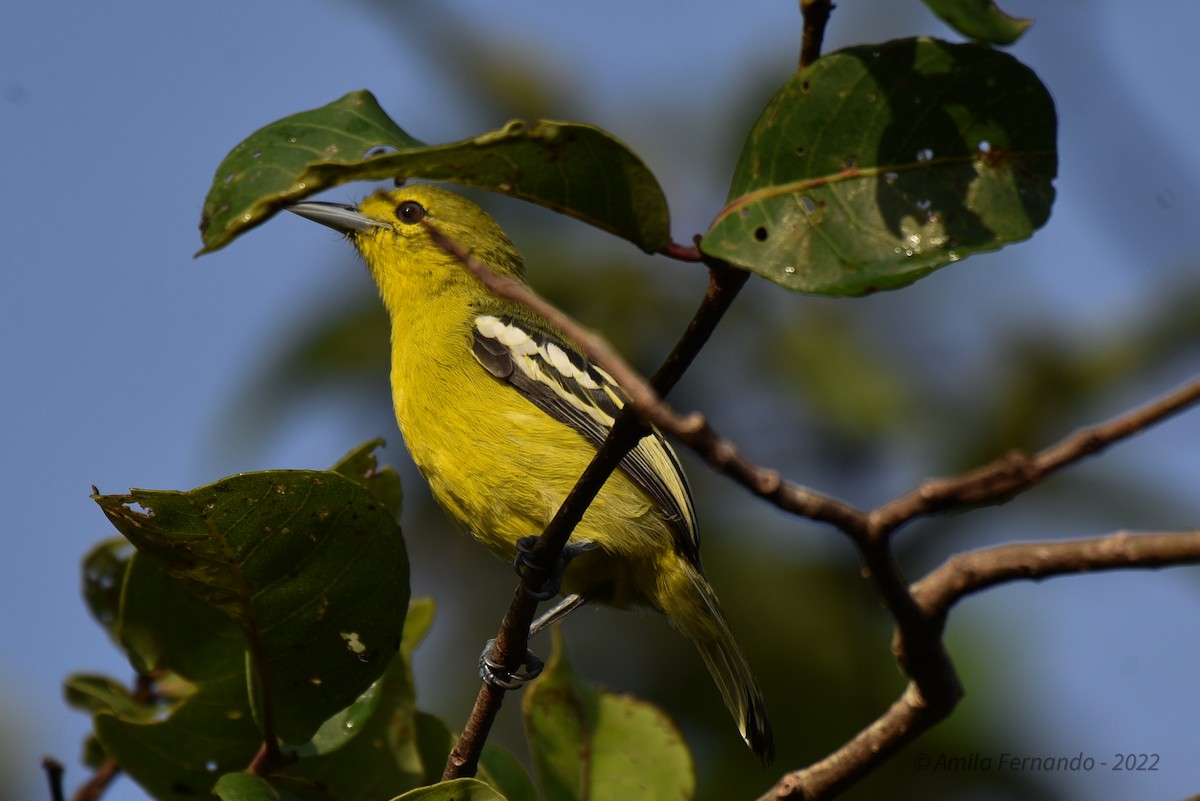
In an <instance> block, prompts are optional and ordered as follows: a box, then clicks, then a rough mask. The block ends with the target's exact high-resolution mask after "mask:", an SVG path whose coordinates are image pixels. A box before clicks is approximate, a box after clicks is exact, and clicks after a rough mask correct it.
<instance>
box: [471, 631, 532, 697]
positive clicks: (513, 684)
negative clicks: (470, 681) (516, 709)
mask: <svg viewBox="0 0 1200 801" xmlns="http://www.w3.org/2000/svg"><path fill="white" fill-rule="evenodd" d="M495 645H496V641H495V640H488V641H487V645H485V646H483V653H482V654H480V655H479V678H481V679H482V680H483V681H485V682H487V683H488V684H490V685H492V686H493V687H499V688H500V689H502V690H519V689H521V687H523V686H524V684H525V682H527V681H532V680H533V679H536V678H537V677H538V676H540V675H541V674H542V668H544V667H545V666H546V663H545V662H543V661H542V660H541V659H540V658H538V656H537V654H535V653H534V652H533V651H529V650H526V651H525V657H524V659H522V660H521V664H520V665H517V667H518V668H521V667H523V668H525V669H524V670H506V669H505V667H504V665H501V664H500V663H499V662H497V661H496V660H495V659H493V658H492V648H493V647H494V646H495Z"/></svg>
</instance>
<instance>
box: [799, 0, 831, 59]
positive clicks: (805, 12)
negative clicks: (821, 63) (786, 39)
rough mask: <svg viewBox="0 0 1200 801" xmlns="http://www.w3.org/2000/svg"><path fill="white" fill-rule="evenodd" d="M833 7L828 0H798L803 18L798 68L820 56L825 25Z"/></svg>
mask: <svg viewBox="0 0 1200 801" xmlns="http://www.w3.org/2000/svg"><path fill="white" fill-rule="evenodd" d="M833 9H834V4H833V3H832V2H830V0H800V14H801V16H802V17H803V18H804V30H803V33H802V34H801V37H800V61H799V67H800V69H804V68H805V67H807V66H808V65H809V64H811V63H813V62H814V61H816V60H817V59H818V58H820V56H821V44H822V42H823V41H824V39H825V26H826V25H827V24H828V23H829V15H830V14H831V13H832V12H833Z"/></svg>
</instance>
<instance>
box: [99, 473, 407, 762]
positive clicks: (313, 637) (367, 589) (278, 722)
mask: <svg viewBox="0 0 1200 801" xmlns="http://www.w3.org/2000/svg"><path fill="white" fill-rule="evenodd" d="M389 472H390V471H385V474H386V473H389ZM372 475H373V476H375V478H373V481H384V479H380V478H378V475H379V474H374V473H373V474H372ZM358 478H361V476H359V477H358ZM364 480H365V479H364ZM387 483H389V484H390V483H391V482H387ZM374 488H375V489H378V487H377V486H376V487H374ZM372 489H373V487H372V486H368V485H366V484H364V483H362V481H360V480H356V478H351V477H349V476H347V475H345V474H343V473H340V472H334V471H315V470H277V471H267V472H260V473H244V474H240V475H236V476H232V477H229V478H226V479H222V480H221V481H218V482H216V483H215V484H210V485H208V486H204V487H200V488H198V489H194V490H190V491H188V492H178V491H159V490H138V489H135V490H131V491H130V492H129V493H128V494H125V495H104V496H95V500H96V502H97V503H98V504H99V505H100V507H101V509H102V510H103V511H104V513H105V514H106V515H107V516H108V518H109V520H110V521H111V522H112V523H113V525H114V526H115V527H116V528H117V529H118V531H120V532H121V533H122V534H123V535H125V537H126V538H127V539H128V540H129V541H130V542H131V543H133V545H134V546H135V547H136V548H137V550H138V555H139V557H140V558H146V559H149V560H150V561H152V562H153V563H154V564H155V565H156V566H157V567H159V568H160V569H161V570H162V571H163V572H164V573H166V574H167V575H169V576H170V577H171V579H173V580H174V581H175V582H176V583H178V584H179V585H180V586H182V587H183V588H185V589H186V590H187V591H188V592H190V593H191V594H192V595H193V596H194V597H195V598H197V599H200V600H201V601H203V602H205V603H206V604H208V605H209V606H211V607H212V608H214V609H217V610H220V612H221V613H223V614H224V615H225V616H227V617H228V618H230V619H232V620H233V621H235V622H236V624H237V626H238V628H239V629H240V631H241V633H242V636H243V638H244V647H245V650H246V652H247V654H248V656H249V664H250V665H251V667H252V669H253V671H254V675H255V678H256V681H254V682H252V684H251V687H252V694H253V698H254V701H255V703H254V708H255V713H256V715H258V716H259V722H260V724H262V725H265V724H266V723H267V722H268V721H269V723H270V726H269V727H268V730H269V731H273V732H274V733H275V734H277V735H278V736H279V737H281V738H282V739H283V740H284V741H286V742H292V743H302V742H305V741H307V740H308V739H309V738H310V737H311V736H312V735H313V733H314V732H315V731H316V730H317V728H318V727H319V726H320V725H321V723H322V722H323V721H324V720H325V719H326V718H328V717H329V716H330V715H332V714H334V713H335V712H337V711H338V710H340V709H342V708H344V707H346V706H348V705H350V704H351V703H352V702H353V701H354V700H355V699H356V698H357V697H358V696H359V695H360V694H361V693H362V692H363V691H364V690H365V689H366V688H367V687H368V686H370V684H371V683H372V682H374V681H375V680H376V679H378V678H379V677H380V675H382V673H383V671H384V669H385V667H386V666H387V664H388V662H389V661H390V659H391V657H392V656H393V655H394V654H395V653H396V651H397V649H398V648H399V647H400V638H401V632H402V629H403V626H404V618H405V610H406V609H407V607H408V600H409V589H408V559H407V555H406V553H405V549H404V541H403V539H402V537H401V535H400V529H399V526H398V524H397V523H396V519H395V514H394V513H393V511H392V509H390V508H389V506H388V503H385V502H384V501H381V500H380V497H379V496H377V495H376V494H375V492H373V491H372ZM383 495H384V497H385V498H387V499H388V502H390V501H391V499H394V498H395V497H397V496H396V495H395V494H394V490H391V489H389V490H388V491H387V492H386V493H383Z"/></svg>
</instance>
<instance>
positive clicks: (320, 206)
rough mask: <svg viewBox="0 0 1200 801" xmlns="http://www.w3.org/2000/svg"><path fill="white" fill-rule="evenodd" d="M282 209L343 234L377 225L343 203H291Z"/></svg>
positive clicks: (313, 201) (311, 201)
mask: <svg viewBox="0 0 1200 801" xmlns="http://www.w3.org/2000/svg"><path fill="white" fill-rule="evenodd" d="M284 208H286V209H287V210H288V211H290V212H292V213H293V214H299V215H300V216H301V217H304V218H305V219H308V220H312V221H313V222H319V223H321V225H328V226H329V227H330V228H332V229H333V230H335V231H340V232H342V233H343V234H352V233H355V232H356V231H366V230H368V229H370V228H375V227H377V226H378V225H379V223H377V222H376V221H375V220H372V219H371V218H370V217H367V216H365V215H363V214H362V213H360V212H359V210H358V209H356V208H354V207H353V206H347V205H345V204H343V203H322V202H320V201H316V200H310V201H306V202H304V203H293V204H292V205H290V206H285V207H284Z"/></svg>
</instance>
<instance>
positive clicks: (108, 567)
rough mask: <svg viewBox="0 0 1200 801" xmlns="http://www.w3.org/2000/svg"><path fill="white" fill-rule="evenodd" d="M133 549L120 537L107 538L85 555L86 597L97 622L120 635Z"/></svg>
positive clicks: (110, 633)
mask: <svg viewBox="0 0 1200 801" xmlns="http://www.w3.org/2000/svg"><path fill="white" fill-rule="evenodd" d="M132 553H133V549H132V548H130V547H129V542H128V541H127V540H123V539H120V538H116V537H114V538H113V539H109V540H105V541H104V542H102V543H100V544H99V545H97V546H96V547H94V548H92V550H91V551H89V552H88V554H87V556H85V557H83V599H84V602H85V603H87V606H88V611H90V612H91V613H92V617H94V618H95V619H96V622H97V623H99V624H100V625H101V626H103V627H104V628H105V630H106V631H107V632H108V634H109V636H110V637H112V638H113V639H114V640H115V639H117V633H116V624H117V617H118V615H119V614H120V607H121V586H122V585H123V584H124V582H125V571H126V570H127V569H128V568H129V557H130V556H131V555H132Z"/></svg>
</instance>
